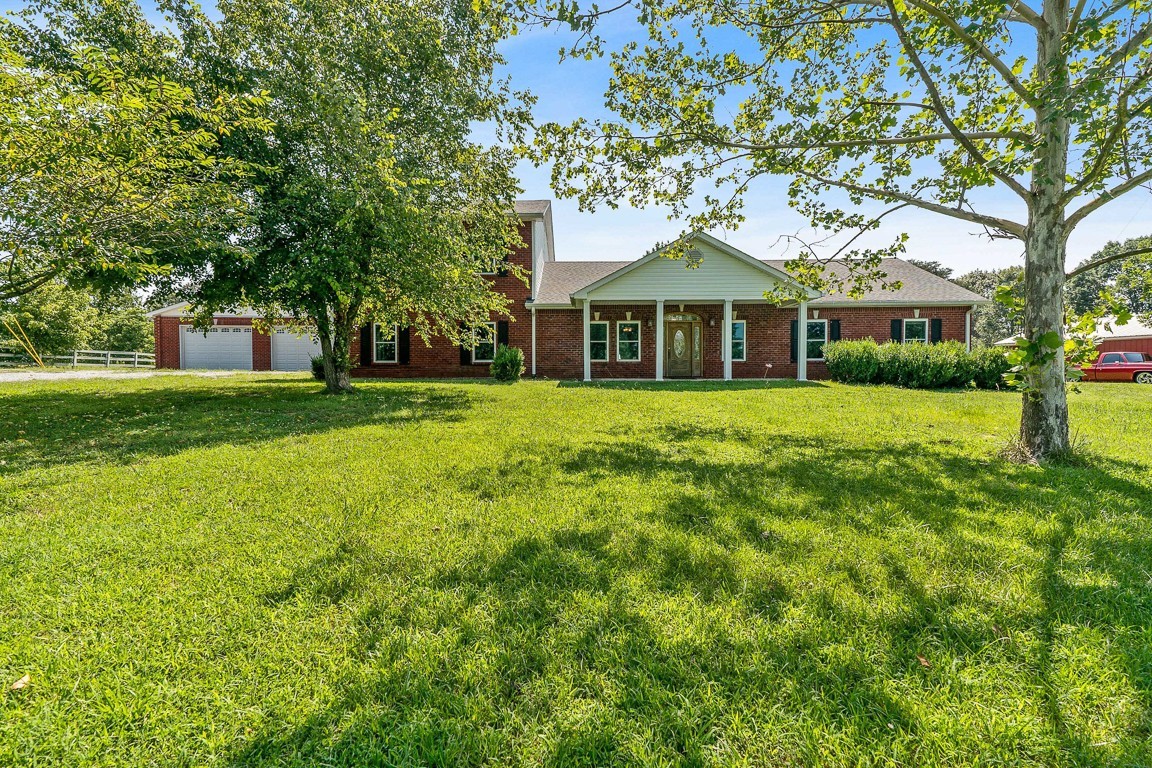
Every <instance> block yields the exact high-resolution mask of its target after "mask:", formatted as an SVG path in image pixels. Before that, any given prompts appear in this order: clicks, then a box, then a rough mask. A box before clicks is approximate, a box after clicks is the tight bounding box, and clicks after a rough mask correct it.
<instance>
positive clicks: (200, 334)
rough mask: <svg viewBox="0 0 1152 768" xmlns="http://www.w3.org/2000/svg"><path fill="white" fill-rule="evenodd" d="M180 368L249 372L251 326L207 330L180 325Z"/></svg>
mask: <svg viewBox="0 0 1152 768" xmlns="http://www.w3.org/2000/svg"><path fill="white" fill-rule="evenodd" d="M180 367H181V368H206V369H211V370H217V371H250V370H252V326H242V325H223V326H216V327H214V328H209V329H208V330H207V331H200V330H197V329H195V328H193V327H192V326H190V325H182V326H180Z"/></svg>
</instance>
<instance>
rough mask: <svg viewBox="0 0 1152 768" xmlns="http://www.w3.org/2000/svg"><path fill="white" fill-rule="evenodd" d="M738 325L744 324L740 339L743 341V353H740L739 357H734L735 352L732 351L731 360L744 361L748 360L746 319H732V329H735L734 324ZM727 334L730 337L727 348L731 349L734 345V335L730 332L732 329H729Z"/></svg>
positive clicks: (735, 361)
mask: <svg viewBox="0 0 1152 768" xmlns="http://www.w3.org/2000/svg"><path fill="white" fill-rule="evenodd" d="M738 325H742V326H744V338H743V339H741V341H742V342H744V354H743V355H741V356H740V357H736V353H735V352H733V353H732V362H734V363H744V362H747V361H748V321H747V320H733V321H732V330H735V329H736V326H738ZM728 334H729V336H731V337H732V338H731V339H730V340H729V342H728V348H729V349H732V348H734V347H735V346H736V335H735V334H734V333H732V331H729V332H728Z"/></svg>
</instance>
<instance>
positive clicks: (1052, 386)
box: [1020, 209, 1069, 460]
mask: <svg viewBox="0 0 1152 768" xmlns="http://www.w3.org/2000/svg"><path fill="white" fill-rule="evenodd" d="M1063 223H1064V217H1063V210H1062V209H1058V211H1057V215H1055V216H1052V215H1048V216H1044V215H1040V216H1036V217H1035V218H1034V219H1033V221H1032V223H1031V224H1030V226H1029V230H1028V240H1027V243H1026V246H1025V247H1026V249H1027V250H1026V253H1025V266H1024V297H1025V309H1024V335H1025V336H1026V337H1027V338H1028V339H1030V340H1033V341H1035V340H1037V339H1039V338H1040V337H1042V336H1043V335H1044V334H1047V333H1050V332H1052V331H1055V332H1056V333H1057V334H1059V338H1060V343H1061V346H1060V348H1059V349H1056V350H1051V349H1047V348H1046V349H1045V351H1046V352H1054V355H1053V357H1052V359H1051V360H1050V361H1048V362H1046V363H1044V364H1043V365H1041V366H1040V367H1039V369H1038V370H1037V371H1036V373H1035V374H1034V375H1033V376H1031V377H1030V378H1031V380H1030V381H1029V382H1028V383H1029V387H1028V390H1027V391H1025V393H1024V409H1023V412H1022V414H1021V418H1020V441H1021V442H1022V443H1023V445H1024V446H1025V447H1026V448H1027V449H1028V452H1029V453H1030V454H1031V455H1032V457H1033V458H1035V459H1037V460H1043V459H1047V458H1051V457H1053V456H1058V455H1060V454H1062V453H1065V452H1066V451H1067V450H1068V447H1069V439H1068V393H1067V388H1066V386H1065V376H1064V348H1063V341H1064V228H1063Z"/></svg>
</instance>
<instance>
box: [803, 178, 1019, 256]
mask: <svg viewBox="0 0 1152 768" xmlns="http://www.w3.org/2000/svg"><path fill="white" fill-rule="evenodd" d="M795 172H796V173H799V174H800V175H801V176H805V177H807V178H809V179H812V180H813V181H815V182H818V183H820V184H827V185H828V186H831V187H839V188H840V189H846V190H848V191H849V192H855V193H857V194H860V195H865V196H867V197H872V198H876V199H879V200H888V201H889V202H891V201H900V202H904V203H908V204H909V205H914V206H916V207H917V208H923V209H924V210H926V211H932V212H933V213H940V214H943V215H945V216H951V217H952V218H954V219H962V220H963V221H969V222H972V223H974V224H981V225H983V226H985V227H991V228H993V229H998V230H1001V231H1003V232H1007V233H1009V234H1011V235H1013V236H1014V237H1017V238H1020V239H1023V238H1024V230H1025V227H1024V225H1023V224H1018V223H1016V222H1015V221H1011V220H1010V219H1001V218H999V217H997V216H988V215H986V214H983V213H976V212H975V211H965V210H963V209H961V208H949V207H948V206H946V205H940V204H939V203H933V202H930V201H928V200H923V199H921V198H919V197H916V196H914V195H907V194H904V193H903V192H896V191H893V190H890V189H877V188H876V187H865V186H862V185H859V184H853V183H851V182H848V181H840V180H839V179H829V178H826V177H824V176H820V175H818V174H815V173H811V172H809V171H805V170H803V169H796V170H795Z"/></svg>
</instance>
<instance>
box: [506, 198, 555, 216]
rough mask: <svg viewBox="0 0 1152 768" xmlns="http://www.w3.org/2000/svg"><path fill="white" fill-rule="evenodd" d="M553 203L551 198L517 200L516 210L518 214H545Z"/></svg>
mask: <svg viewBox="0 0 1152 768" xmlns="http://www.w3.org/2000/svg"><path fill="white" fill-rule="evenodd" d="M551 205H552V201H551V200H517V201H516V205H515V211H516V215H517V216H543V215H544V214H545V213H547V212H548V208H549V206H551Z"/></svg>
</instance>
